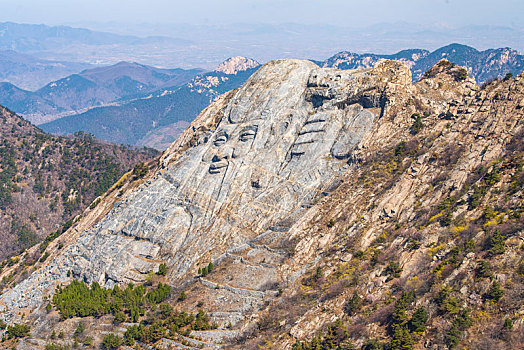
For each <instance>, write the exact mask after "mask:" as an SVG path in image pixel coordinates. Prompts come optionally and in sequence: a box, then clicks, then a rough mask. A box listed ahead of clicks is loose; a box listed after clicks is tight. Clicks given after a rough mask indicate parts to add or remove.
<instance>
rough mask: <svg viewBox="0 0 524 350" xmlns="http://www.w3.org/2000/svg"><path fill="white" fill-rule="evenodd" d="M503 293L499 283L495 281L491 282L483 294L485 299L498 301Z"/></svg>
mask: <svg viewBox="0 0 524 350" xmlns="http://www.w3.org/2000/svg"><path fill="white" fill-rule="evenodd" d="M503 295H504V290H503V289H502V288H501V286H500V283H498V282H497V281H495V282H493V284H492V285H491V288H490V289H489V291H488V292H487V293H486V294H484V299H485V300H493V301H499V300H500V299H501V298H502V296H503Z"/></svg>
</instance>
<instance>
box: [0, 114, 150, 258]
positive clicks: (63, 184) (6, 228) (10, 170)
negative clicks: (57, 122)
mask: <svg viewBox="0 0 524 350" xmlns="http://www.w3.org/2000/svg"><path fill="white" fill-rule="evenodd" d="M0 115H1V121H0V135H1V144H0V154H1V157H0V181H1V182H0V216H1V217H2V219H1V220H0V221H1V223H0V237H2V241H3V242H4V244H3V245H2V247H1V248H0V259H2V260H4V259H5V258H6V256H8V255H12V254H13V253H17V252H18V251H19V250H21V249H25V248H27V247H28V246H31V245H33V244H35V243H37V242H39V241H40V240H41V239H43V238H44V237H45V236H47V235H48V234H50V233H51V232H54V231H56V230H57V229H60V228H61V226H62V224H63V223H64V222H66V221H67V220H70V219H72V218H74V217H75V216H76V215H77V214H79V213H81V211H82V210H83V209H85V208H86V207H87V206H88V205H89V204H90V203H91V202H92V201H93V200H94V199H95V198H96V197H97V196H99V195H101V194H102V193H104V192H105V190H106V189H107V188H109V186H111V185H112V184H113V183H114V182H116V181H117V180H118V179H119V178H120V176H121V175H122V174H123V173H124V172H125V171H126V170H127V169H129V168H131V167H132V166H133V165H135V164H136V163H139V162H144V161H147V160H149V159H151V158H152V157H153V156H154V155H155V152H154V151H152V150H143V151H134V150H132V149H127V148H124V147H120V146H115V145H110V144H106V143H101V142H99V141H97V140H95V139H94V138H93V137H92V136H89V135H87V134H78V135H77V136H75V137H70V138H65V137H56V136H51V135H49V134H46V133H44V132H42V131H41V130H40V129H38V128H36V127H35V126H33V125H31V124H30V123H29V122H27V121H25V120H23V119H22V118H20V117H18V116H17V115H16V114H13V113H11V112H10V111H9V110H7V109H5V108H4V107H0Z"/></svg>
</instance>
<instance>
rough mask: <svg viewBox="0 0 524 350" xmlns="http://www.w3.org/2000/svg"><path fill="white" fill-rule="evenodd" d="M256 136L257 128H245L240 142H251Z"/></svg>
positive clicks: (241, 133)
mask: <svg viewBox="0 0 524 350" xmlns="http://www.w3.org/2000/svg"><path fill="white" fill-rule="evenodd" d="M256 134H257V126H250V127H247V128H244V129H243V130H242V131H241V132H240V141H242V142H246V141H249V140H253V139H254V138H255V135H256Z"/></svg>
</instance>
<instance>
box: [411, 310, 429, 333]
mask: <svg viewBox="0 0 524 350" xmlns="http://www.w3.org/2000/svg"><path fill="white" fill-rule="evenodd" d="M427 321H428V313H427V311H426V309H424V308H423V307H419V308H418V309H417V310H416V311H415V313H414V314H413V316H411V320H409V329H410V330H411V331H412V332H415V333H422V332H424V331H425V330H426V322H427Z"/></svg>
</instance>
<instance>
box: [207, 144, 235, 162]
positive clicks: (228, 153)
mask: <svg viewBox="0 0 524 350" xmlns="http://www.w3.org/2000/svg"><path fill="white" fill-rule="evenodd" d="M232 156H233V148H232V147H224V148H223V149H221V150H220V151H218V152H217V154H215V155H214V156H213V158H212V159H211V161H212V162H220V161H221V160H229V159H231V158H232Z"/></svg>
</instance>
